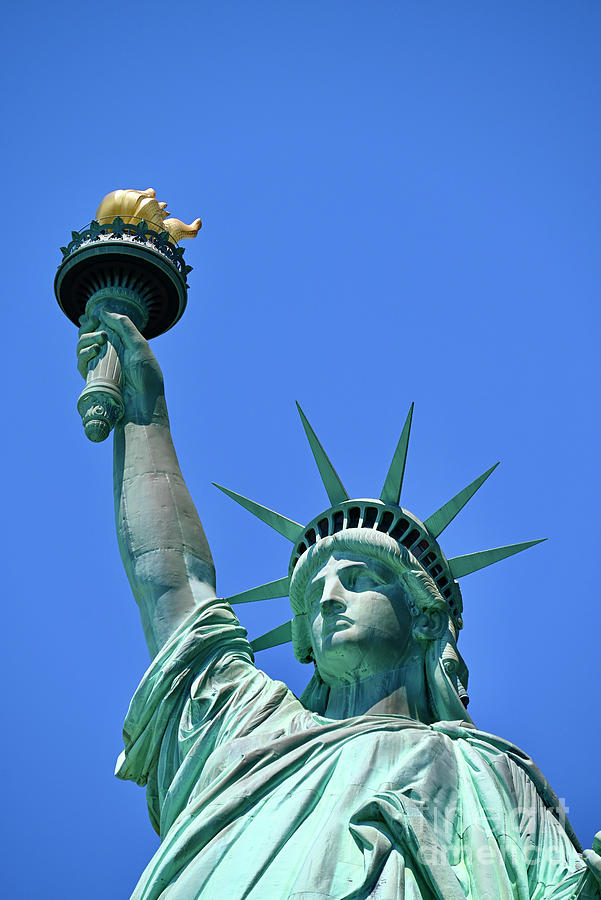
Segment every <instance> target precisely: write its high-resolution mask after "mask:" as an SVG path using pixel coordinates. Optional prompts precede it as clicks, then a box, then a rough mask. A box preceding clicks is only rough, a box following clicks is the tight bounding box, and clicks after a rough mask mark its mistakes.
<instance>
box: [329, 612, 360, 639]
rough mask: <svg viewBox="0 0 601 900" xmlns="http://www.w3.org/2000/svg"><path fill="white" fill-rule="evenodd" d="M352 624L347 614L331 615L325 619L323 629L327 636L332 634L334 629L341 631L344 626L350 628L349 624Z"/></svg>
mask: <svg viewBox="0 0 601 900" xmlns="http://www.w3.org/2000/svg"><path fill="white" fill-rule="evenodd" d="M354 624H355V623H354V622H353V620H352V619H349V617H348V616H333V617H332V618H331V619H326V621H325V622H324V626H323V630H324V633H325V635H326V636H327V635H329V634H333V633H334V632H335V631H342V630H343V629H345V628H350V626H351V625H354Z"/></svg>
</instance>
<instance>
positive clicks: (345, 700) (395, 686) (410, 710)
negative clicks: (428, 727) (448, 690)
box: [325, 659, 431, 724]
mask: <svg viewBox="0 0 601 900" xmlns="http://www.w3.org/2000/svg"><path fill="white" fill-rule="evenodd" d="M325 715H326V716H327V717H328V718H330V719H350V718H352V717H353V716H369V715H371V716H387V715H395V716H408V717H409V718H411V719H417V720H418V721H420V722H424V723H426V724H428V723H429V722H430V719H431V716H430V712H429V708H428V699H427V688H426V676H425V671H424V661H423V659H419V660H415V661H414V662H412V663H409V664H408V665H406V666H402V667H401V668H398V669H390V670H388V671H386V672H377V673H375V674H373V675H368V676H366V677H365V678H361V679H357V680H356V681H350V682H346V681H345V682H336V683H335V684H333V685H330V694H329V698H328V705H327V707H326V712H325Z"/></svg>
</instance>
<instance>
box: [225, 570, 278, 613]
mask: <svg viewBox="0 0 601 900" xmlns="http://www.w3.org/2000/svg"><path fill="white" fill-rule="evenodd" d="M289 587H290V578H288V576H286V578H278V580H277V581H269V582H268V583H267V584H260V585H259V586H258V587H254V588H249V589H248V590H247V591H242V592H241V593H239V594H233V595H232V596H231V597H228V598H227V599H228V603H231V604H232V606H235V605H236V603H253V602H254V601H255V600H272V599H273V598H274V597H287V596H288V589H289Z"/></svg>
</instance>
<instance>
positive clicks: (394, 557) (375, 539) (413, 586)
mask: <svg viewBox="0 0 601 900" xmlns="http://www.w3.org/2000/svg"><path fill="white" fill-rule="evenodd" d="M344 552H348V553H357V554H360V555H362V556H368V557H370V558H371V559H375V560H378V562H382V563H384V564H385V565H387V566H388V567H389V568H390V569H391V570H392V571H393V572H394V573H395V574H396V575H397V577H398V579H399V581H400V583H401V584H402V585H403V587H404V589H405V591H404V593H405V601H406V603H407V606H408V608H409V611H410V613H411V615H412V616H413V617H415V616H417V615H419V613H420V612H422V611H424V610H428V609H439V610H442V611H444V612H447V613H448V606H447V604H446V601H445V599H444V597H443V596H442V594H441V593H440V591H439V590H438V587H437V586H436V584H435V582H434V581H433V579H432V578H431V577H430V576H429V575H428V573H427V572H426V570H425V569H424V568H423V567H422V566H421V565H420V563H419V562H418V561H417V559H416V558H415V556H413V554H412V553H410V552H409V550H407V549H406V548H405V547H403V546H402V545H401V544H398V543H397V542H396V541H395V540H394V538H391V537H390V536H389V535H388V534H385V533H383V532H381V531H375V530H373V529H368V528H348V529H345V530H344V531H341V532H336V533H335V534H331V535H328V536H327V537H324V538H323V539H322V540H320V541H318V543H317V544H314V545H313V546H311V547H309V548H308V549H307V550H306V551H305V552H304V553H303V555H302V556H301V558H300V559H299V561H298V563H297V564H296V566H295V569H294V572H293V574H292V578H291V580H290V605H291V606H292V611H293V613H294V619H293V620H292V645H293V648H294V655H295V656H296V658H297V659H298V660H299V662H303V663H308V662H312V661H313V649H312V646H311V631H310V626H309V619H308V616H307V608H306V600H305V591H306V588H307V585H308V584H309V581H310V579H311V578H312V577H313V576H314V575H315V573H316V572H317V571H318V570H319V569H320V567H321V566H322V565H324V564H325V562H326V561H327V559H328V558H329V557H330V556H331V555H332V553H344Z"/></svg>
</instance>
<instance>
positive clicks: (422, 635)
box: [413, 608, 449, 641]
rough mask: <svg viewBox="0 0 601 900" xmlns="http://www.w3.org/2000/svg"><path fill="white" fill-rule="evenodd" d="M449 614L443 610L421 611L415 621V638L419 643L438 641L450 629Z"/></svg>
mask: <svg viewBox="0 0 601 900" xmlns="http://www.w3.org/2000/svg"><path fill="white" fill-rule="evenodd" d="M448 624H449V614H448V612H446V610H443V609H436V608H434V609H425V610H420V612H419V614H418V615H417V616H416V617H415V619H414V620H413V636H414V637H415V639H416V640H418V641H437V640H438V639H439V638H441V637H442V636H443V634H444V633H445V631H446V630H447V628H448Z"/></svg>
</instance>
